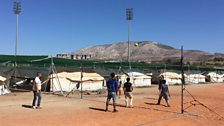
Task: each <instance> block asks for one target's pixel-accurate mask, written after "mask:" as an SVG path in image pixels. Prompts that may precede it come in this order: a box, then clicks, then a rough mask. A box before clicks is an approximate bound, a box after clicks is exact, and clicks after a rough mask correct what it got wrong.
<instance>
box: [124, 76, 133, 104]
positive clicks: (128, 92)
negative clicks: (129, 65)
mask: <svg viewBox="0 0 224 126" xmlns="http://www.w3.org/2000/svg"><path fill="white" fill-rule="evenodd" d="M126 80H127V82H125V83H124V87H123V90H124V95H125V103H126V107H127V108H128V107H131V108H132V107H133V97H132V91H133V87H132V83H131V82H130V78H129V77H128V78H127V79H126ZM129 100H130V104H129V102H128V101H129ZM129 105H130V106H129Z"/></svg>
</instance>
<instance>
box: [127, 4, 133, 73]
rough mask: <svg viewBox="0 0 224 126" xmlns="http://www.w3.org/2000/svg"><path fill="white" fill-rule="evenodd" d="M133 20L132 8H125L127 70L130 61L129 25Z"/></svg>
mask: <svg viewBox="0 0 224 126" xmlns="http://www.w3.org/2000/svg"><path fill="white" fill-rule="evenodd" d="M132 19H133V8H126V20H127V21H128V64H129V69H131V63H130V62H131V60H130V54H131V52H130V23H131V20H132Z"/></svg>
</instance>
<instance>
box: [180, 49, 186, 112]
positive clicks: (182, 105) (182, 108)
mask: <svg viewBox="0 0 224 126" xmlns="http://www.w3.org/2000/svg"><path fill="white" fill-rule="evenodd" d="M183 60H184V54H183V46H181V60H180V63H181V75H182V79H181V81H182V84H181V113H182V114H183V113H184V88H185V87H184V86H185V77H184V61H183Z"/></svg>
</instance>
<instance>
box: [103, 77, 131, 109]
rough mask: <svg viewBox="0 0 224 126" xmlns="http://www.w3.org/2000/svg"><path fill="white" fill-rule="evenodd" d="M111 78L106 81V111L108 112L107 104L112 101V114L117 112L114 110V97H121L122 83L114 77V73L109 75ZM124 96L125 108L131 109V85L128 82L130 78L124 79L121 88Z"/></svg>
mask: <svg viewBox="0 0 224 126" xmlns="http://www.w3.org/2000/svg"><path fill="white" fill-rule="evenodd" d="M110 76H111V78H110V79H109V80H108V81H107V91H108V95H107V100H106V111H108V106H109V102H110V100H111V99H112V100H113V107H114V110H113V112H118V111H117V109H116V95H117V94H119V98H120V96H121V85H122V82H121V81H119V78H118V77H117V78H116V77H115V73H111V74H110ZM123 90H124V95H125V102H126V107H133V97H132V91H133V87H132V83H131V82H130V78H127V79H126V82H125V83H124V86H123Z"/></svg>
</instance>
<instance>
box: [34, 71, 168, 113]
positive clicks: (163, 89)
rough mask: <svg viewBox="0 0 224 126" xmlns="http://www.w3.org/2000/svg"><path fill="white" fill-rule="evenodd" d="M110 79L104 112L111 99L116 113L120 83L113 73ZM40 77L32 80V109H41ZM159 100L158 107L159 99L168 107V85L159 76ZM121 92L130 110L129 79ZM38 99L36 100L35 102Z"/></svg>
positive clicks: (131, 104)
mask: <svg viewBox="0 0 224 126" xmlns="http://www.w3.org/2000/svg"><path fill="white" fill-rule="evenodd" d="M110 76H111V78H110V79H109V80H108V81H107V83H106V86H107V92H108V94H107V100H106V111H108V106H109V102H110V100H111V99H112V100H113V107H114V110H113V112H118V111H117V109H116V95H117V94H118V95H119V98H120V96H121V91H122V90H121V88H122V81H119V78H118V77H115V73H111V74H110ZM41 77H42V74H41V73H40V72H38V73H37V76H36V77H35V79H34V84H33V95H34V97H33V103H32V108H33V109H41V107H40V104H41ZM158 89H159V99H158V103H157V104H158V105H160V102H161V99H162V98H164V99H165V100H166V103H167V107H170V103H169V98H170V92H169V89H168V84H167V82H166V80H165V79H164V76H163V75H161V76H160V80H159V88H158ZM123 91H124V96H125V104H126V107H127V108H132V107H133V96H132V91H133V85H132V83H131V82H130V78H129V77H128V78H126V82H125V83H124V85H123ZM37 98H38V100H37ZM36 101H37V106H36Z"/></svg>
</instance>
